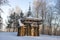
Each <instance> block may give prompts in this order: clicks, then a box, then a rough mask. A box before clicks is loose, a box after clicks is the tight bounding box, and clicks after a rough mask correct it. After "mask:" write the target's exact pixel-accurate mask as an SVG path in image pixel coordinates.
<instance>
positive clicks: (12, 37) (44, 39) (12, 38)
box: [0, 32, 60, 40]
mask: <svg viewBox="0 0 60 40" xmlns="http://www.w3.org/2000/svg"><path fill="white" fill-rule="evenodd" d="M0 40H60V36H49V35H40V36H39V37H37V36H36V37H33V36H17V32H0Z"/></svg>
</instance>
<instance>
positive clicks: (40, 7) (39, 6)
mask: <svg viewBox="0 0 60 40" xmlns="http://www.w3.org/2000/svg"><path fill="white" fill-rule="evenodd" d="M34 10H35V11H34V12H35V13H36V17H37V18H39V17H40V18H42V20H43V22H42V34H44V18H45V17H44V16H45V10H46V2H45V1H44V0H36V1H34Z"/></svg>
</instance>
